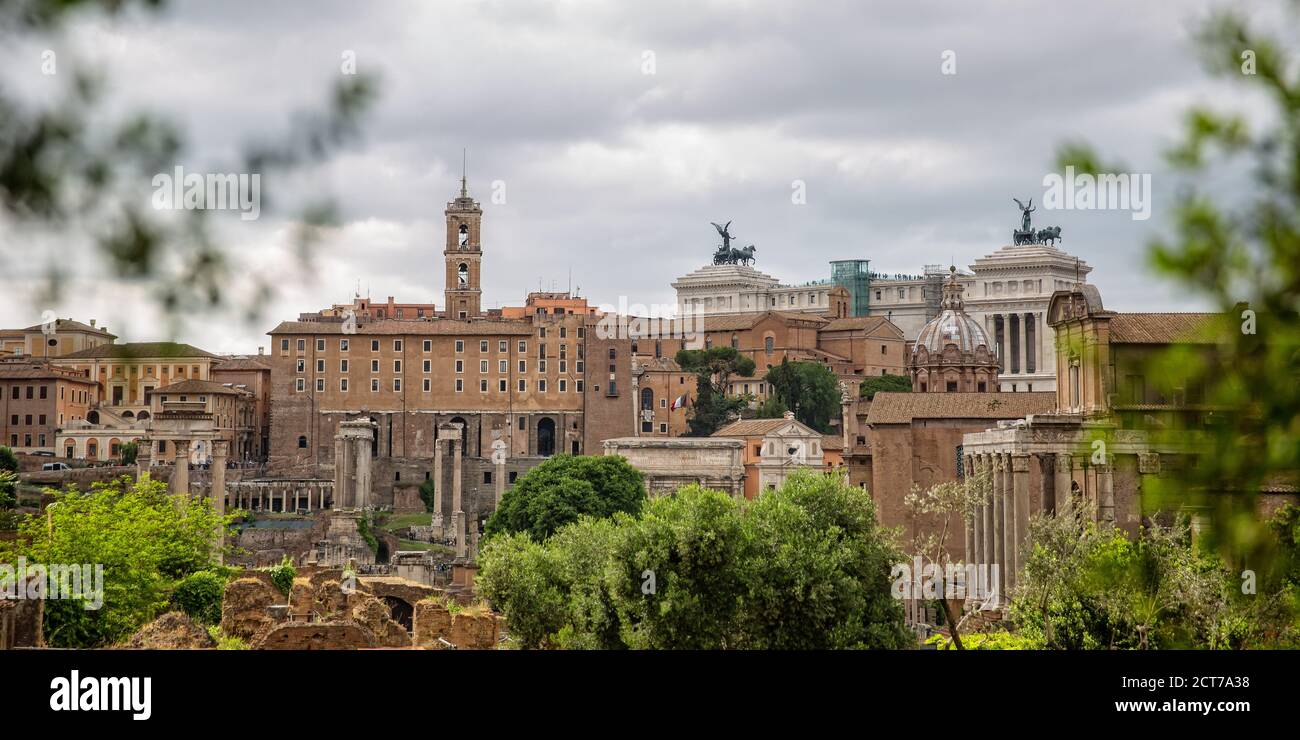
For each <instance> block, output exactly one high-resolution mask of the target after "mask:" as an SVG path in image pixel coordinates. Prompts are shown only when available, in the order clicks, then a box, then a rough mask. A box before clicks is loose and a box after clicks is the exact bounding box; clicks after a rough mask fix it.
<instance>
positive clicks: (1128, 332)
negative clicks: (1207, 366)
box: [1110, 313, 1224, 344]
mask: <svg viewBox="0 0 1300 740" xmlns="http://www.w3.org/2000/svg"><path fill="white" fill-rule="evenodd" d="M1223 319H1224V315H1223V314H1219V313H1117V314H1115V315H1114V316H1113V317H1111V320H1110V341H1111V343H1112V344H1175V343H1181V344H1187V343H1190V344H1214V343H1215V342H1216V341H1217V340H1216V336H1217V335H1218V331H1219V329H1220V327H1219V326H1218V323H1219V322H1221V321H1223Z"/></svg>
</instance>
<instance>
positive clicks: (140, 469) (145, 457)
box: [135, 439, 153, 481]
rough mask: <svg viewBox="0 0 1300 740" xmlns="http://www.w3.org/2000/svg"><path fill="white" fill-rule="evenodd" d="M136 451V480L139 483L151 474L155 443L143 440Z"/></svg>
mask: <svg viewBox="0 0 1300 740" xmlns="http://www.w3.org/2000/svg"><path fill="white" fill-rule="evenodd" d="M135 449H136V453H135V479H136V480H137V481H138V480H140V479H141V478H143V477H145V476H146V475H148V474H149V466H150V464H151V463H152V461H153V441H152V440H148V439H142V440H140V441H139V442H138V443H137V444H136V448H135Z"/></svg>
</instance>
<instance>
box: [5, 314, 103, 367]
mask: <svg viewBox="0 0 1300 740" xmlns="http://www.w3.org/2000/svg"><path fill="white" fill-rule="evenodd" d="M95 324H96V322H95V320H94V319H91V320H90V323H89V324H83V323H81V322H80V321H73V320H72V319H55V320H54V321H51V322H50V323H48V324H37V325H35V326H29V327H27V328H25V329H0V357H26V358H30V359H48V358H51V357H62V356H63V355H67V354H71V353H73V352H80V351H81V350H85V349H91V348H94V347H98V346H100V345H103V344H112V343H113V340H114V339H117V337H116V336H114V335H113V334H109V333H108V330H107V329H106V328H104V327H102V326H96V325H95Z"/></svg>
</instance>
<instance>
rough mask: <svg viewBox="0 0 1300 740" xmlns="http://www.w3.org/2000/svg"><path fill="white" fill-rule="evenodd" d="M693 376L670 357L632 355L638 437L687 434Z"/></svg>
mask: <svg viewBox="0 0 1300 740" xmlns="http://www.w3.org/2000/svg"><path fill="white" fill-rule="evenodd" d="M694 394H695V374H694V373H688V372H686V371H684V370H682V368H681V366H679V365H678V364H677V361H676V360H674V359H672V358H671V357H645V356H640V355H633V359H632V398H633V400H634V402H635V404H636V409H635V413H636V435H635V436H638V437H679V436H681V435H683V434H685V433H686V432H687V430H688V425H687V419H688V417H689V414H690V407H689V405H688V399H689V398H690V397H691V396H693V395H694Z"/></svg>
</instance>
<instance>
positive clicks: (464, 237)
mask: <svg viewBox="0 0 1300 740" xmlns="http://www.w3.org/2000/svg"><path fill="white" fill-rule="evenodd" d="M456 243H457V244H459V245H460V246H462V247H464V246H467V245H468V244H469V226H468V225H467V224H461V225H460V235H459V237H458V240H457V242H456Z"/></svg>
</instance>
